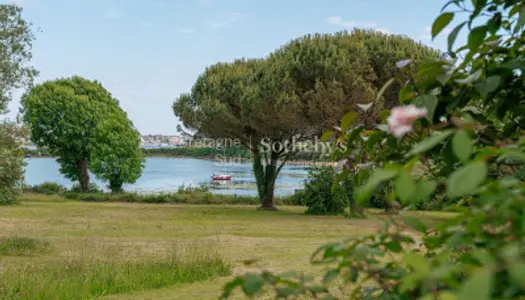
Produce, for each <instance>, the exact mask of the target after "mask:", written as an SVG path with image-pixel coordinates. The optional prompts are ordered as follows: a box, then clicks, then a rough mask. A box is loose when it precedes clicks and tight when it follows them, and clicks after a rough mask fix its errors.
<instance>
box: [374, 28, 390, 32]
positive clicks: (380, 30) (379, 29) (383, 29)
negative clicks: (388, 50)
mask: <svg viewBox="0 0 525 300" xmlns="http://www.w3.org/2000/svg"><path fill="white" fill-rule="evenodd" d="M375 31H379V32H381V33H391V32H390V30H388V29H386V28H376V29H375Z"/></svg>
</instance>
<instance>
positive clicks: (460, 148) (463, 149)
mask: <svg viewBox="0 0 525 300" xmlns="http://www.w3.org/2000/svg"><path fill="white" fill-rule="evenodd" d="M452 151H454V154H455V155H456V157H457V158H458V159H459V160H460V161H461V162H463V163H466V162H467V161H468V159H469V158H470V156H471V155H472V140H471V139H470V136H469V135H468V133H467V132H466V131H463V130H460V131H458V132H456V134H455V135H454V138H453V139H452Z"/></svg>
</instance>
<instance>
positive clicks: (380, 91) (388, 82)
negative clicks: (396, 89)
mask: <svg viewBox="0 0 525 300" xmlns="http://www.w3.org/2000/svg"><path fill="white" fill-rule="evenodd" d="M395 80H396V79H395V78H390V80H388V81H387V82H386V83H385V85H383V87H382V88H381V90H379V93H378V94H377V97H376V101H379V99H381V97H383V94H384V93H385V91H386V90H387V89H388V87H389V86H391V85H392V83H394V81H395Z"/></svg>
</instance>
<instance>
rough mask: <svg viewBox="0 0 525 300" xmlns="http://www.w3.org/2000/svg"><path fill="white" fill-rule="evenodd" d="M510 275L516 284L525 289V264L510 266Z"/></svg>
mask: <svg viewBox="0 0 525 300" xmlns="http://www.w3.org/2000/svg"><path fill="white" fill-rule="evenodd" d="M509 274H510V277H511V278H512V280H513V281H514V282H516V283H517V284H519V285H521V287H522V288H525V263H523V262H519V263H513V264H511V265H510V266H509Z"/></svg>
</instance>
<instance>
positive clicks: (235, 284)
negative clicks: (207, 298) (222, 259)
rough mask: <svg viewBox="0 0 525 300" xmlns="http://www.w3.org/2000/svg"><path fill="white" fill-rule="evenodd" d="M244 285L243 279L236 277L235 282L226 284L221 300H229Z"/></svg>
mask: <svg viewBox="0 0 525 300" xmlns="http://www.w3.org/2000/svg"><path fill="white" fill-rule="evenodd" d="M242 283H243V280H242V278H241V277H236V278H235V279H234V280H232V281H230V282H228V283H226V284H225V285H224V288H223V293H222V295H221V297H220V299H228V298H229V297H230V295H231V293H232V291H233V290H234V289H235V288H236V287H238V286H241V285H242Z"/></svg>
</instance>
